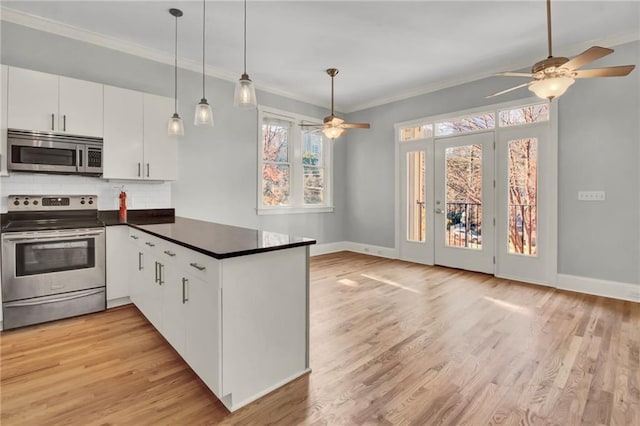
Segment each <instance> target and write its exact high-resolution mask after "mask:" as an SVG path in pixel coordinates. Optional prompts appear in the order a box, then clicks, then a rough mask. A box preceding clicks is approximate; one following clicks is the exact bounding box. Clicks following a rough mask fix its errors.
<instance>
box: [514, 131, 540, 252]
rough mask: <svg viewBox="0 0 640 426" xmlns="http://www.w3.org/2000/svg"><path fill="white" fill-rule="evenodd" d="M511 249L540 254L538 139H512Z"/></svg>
mask: <svg viewBox="0 0 640 426" xmlns="http://www.w3.org/2000/svg"><path fill="white" fill-rule="evenodd" d="M508 154H509V232H508V233H509V253H514V254H522V255H527V256H536V255H537V254H538V247H537V242H536V239H537V236H538V140H537V139H536V138H528V139H516V140H511V141H509V153H508Z"/></svg>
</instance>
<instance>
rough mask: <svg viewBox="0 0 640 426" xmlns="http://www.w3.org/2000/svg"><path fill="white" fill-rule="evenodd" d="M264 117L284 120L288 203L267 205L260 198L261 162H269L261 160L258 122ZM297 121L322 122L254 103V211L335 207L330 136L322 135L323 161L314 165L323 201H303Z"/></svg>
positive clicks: (317, 210) (266, 212)
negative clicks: (319, 172)
mask: <svg viewBox="0 0 640 426" xmlns="http://www.w3.org/2000/svg"><path fill="white" fill-rule="evenodd" d="M265 118H273V119H275V120H279V121H288V122H290V123H291V125H290V127H289V134H288V135H287V139H288V147H287V148H288V163H289V165H290V169H289V171H290V174H289V205H286V206H270V205H265V204H263V202H262V197H263V194H262V185H263V165H264V163H271V162H268V161H264V160H263V150H264V147H263V135H262V124H263V122H264V120H265ZM301 123H306V124H318V125H322V119H318V118H315V117H309V116H306V115H302V114H296V113H292V112H289V111H283V110H279V109H276V108H270V107H266V106H258V138H257V142H258V143H257V153H258V162H257V163H258V164H257V188H256V212H257V214H258V215H271V214H300V213H329V212H333V211H334V210H335V207H334V205H333V143H332V141H331V139H328V138H326V137H324V136H323V137H322V153H323V155H322V157H323V158H322V160H323V164H322V165H319V166H317V167H319V168H321V169H323V172H324V196H323V198H324V203H322V204H305V203H304V164H303V163H302V154H303V152H302V148H303V129H302V128H301V127H300V126H299V124H301Z"/></svg>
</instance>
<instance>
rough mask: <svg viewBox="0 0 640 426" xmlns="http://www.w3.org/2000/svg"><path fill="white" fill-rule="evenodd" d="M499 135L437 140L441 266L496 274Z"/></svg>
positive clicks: (437, 260)
mask: <svg viewBox="0 0 640 426" xmlns="http://www.w3.org/2000/svg"><path fill="white" fill-rule="evenodd" d="M493 142H494V133H493V132H486V133H475V134H470V135H465V136H456V137H448V138H443V139H436V140H435V181H434V184H435V189H434V195H435V202H434V213H435V220H434V233H435V235H434V237H435V259H434V262H435V264H437V265H443V266H449V267H453V268H460V269H466V270H470V271H478V272H484V273H490V274H493V272H494V268H493V266H494V234H495V232H494V166H493V165H494V152H493V147H494V143H493Z"/></svg>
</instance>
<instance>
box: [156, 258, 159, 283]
mask: <svg viewBox="0 0 640 426" xmlns="http://www.w3.org/2000/svg"><path fill="white" fill-rule="evenodd" d="M158 265H159V263H158V262H156V266H155V272H156V277H155V282H156V283H157V282H158V281H159V279H158Z"/></svg>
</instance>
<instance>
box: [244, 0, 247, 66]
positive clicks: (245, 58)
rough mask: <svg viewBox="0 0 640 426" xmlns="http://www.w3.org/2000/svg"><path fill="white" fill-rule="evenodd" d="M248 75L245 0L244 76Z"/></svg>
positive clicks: (245, 11)
mask: <svg viewBox="0 0 640 426" xmlns="http://www.w3.org/2000/svg"><path fill="white" fill-rule="evenodd" d="M246 73H247V0H244V74H246Z"/></svg>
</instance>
